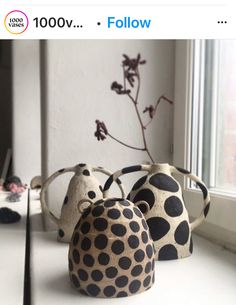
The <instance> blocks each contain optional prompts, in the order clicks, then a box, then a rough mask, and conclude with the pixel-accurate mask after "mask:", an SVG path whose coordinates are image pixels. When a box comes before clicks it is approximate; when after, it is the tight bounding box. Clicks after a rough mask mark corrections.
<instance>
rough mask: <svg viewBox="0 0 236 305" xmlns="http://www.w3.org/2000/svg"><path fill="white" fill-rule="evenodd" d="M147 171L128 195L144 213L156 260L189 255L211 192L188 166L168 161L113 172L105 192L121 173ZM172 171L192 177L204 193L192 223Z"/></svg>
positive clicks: (205, 212)
mask: <svg viewBox="0 0 236 305" xmlns="http://www.w3.org/2000/svg"><path fill="white" fill-rule="evenodd" d="M137 171H147V172H148V174H147V175H145V176H143V177H142V178H140V179H139V180H138V181H137V182H136V183H135V184H134V186H133V188H132V190H131V191H130V193H129V195H128V197H127V198H128V199H129V200H130V201H132V202H133V203H134V204H135V205H136V206H137V207H139V209H140V210H141V211H142V213H143V214H144V215H145V218H146V220H147V224H148V227H149V229H150V233H151V236H152V239H153V241H154V245H155V250H156V259H157V260H171V259H178V258H184V257H187V256H189V255H190V254H191V253H192V251H193V244H192V238H191V232H192V231H193V230H194V229H195V228H196V227H197V226H199V225H200V224H201V223H202V222H203V220H204V219H205V217H206V216H207V214H208V211H209V207H210V196H209V192H208V190H207V188H206V186H205V184H204V183H203V182H202V181H201V180H200V179H199V178H198V177H197V176H195V175H193V174H192V173H190V172H189V171H187V170H184V169H181V168H177V167H174V166H170V165H169V164H152V165H136V166H131V167H127V168H123V169H122V170H120V171H117V172H116V173H114V174H113V175H112V176H111V177H110V178H109V179H108V180H107V182H106V184H105V186H104V195H105V196H106V193H107V191H108V190H109V188H110V185H111V184H112V182H113V181H114V180H116V179H117V178H118V177H120V176H122V175H124V174H127V173H132V172H137ZM172 174H179V175H184V176H187V177H189V178H190V179H191V180H193V181H195V182H196V184H197V185H198V186H199V188H200V189H201V191H202V193H203V209H202V212H201V214H200V216H199V217H198V218H197V219H196V220H194V221H193V222H192V223H190V221H189V216H188V212H187V210H186V207H185V203H184V200H183V195H182V189H181V186H180V184H179V182H178V181H177V180H176V179H175V178H174V177H173V175H172Z"/></svg>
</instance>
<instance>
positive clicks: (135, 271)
mask: <svg viewBox="0 0 236 305" xmlns="http://www.w3.org/2000/svg"><path fill="white" fill-rule="evenodd" d="M142 272H143V267H142V265H136V266H135V267H134V268H133V269H132V270H131V274H132V276H139V275H140V274H141V273H142Z"/></svg>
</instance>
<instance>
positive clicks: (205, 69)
mask: <svg viewBox="0 0 236 305" xmlns="http://www.w3.org/2000/svg"><path fill="white" fill-rule="evenodd" d="M192 51H193V69H192V73H193V75H192V82H193V84H192V103H193V104H192V123H191V127H192V128H191V138H192V141H191V151H192V154H191V160H190V162H191V168H192V170H193V171H194V172H195V173H197V174H198V175H199V176H201V177H202V178H203V180H204V181H205V183H206V184H207V186H208V187H209V188H210V189H211V190H212V191H215V192H219V193H225V194H232V195H236V85H235V84H236V41H234V40H221V41H218V40H208V41H195V42H193V49H192Z"/></svg>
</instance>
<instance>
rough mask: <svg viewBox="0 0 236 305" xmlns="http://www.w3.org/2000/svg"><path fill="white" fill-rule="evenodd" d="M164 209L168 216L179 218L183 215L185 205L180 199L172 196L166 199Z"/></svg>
mask: <svg viewBox="0 0 236 305" xmlns="http://www.w3.org/2000/svg"><path fill="white" fill-rule="evenodd" d="M164 209H165V212H166V214H167V215H169V216H171V217H177V216H180V215H181V214H182V213H183V204H182V202H181V200H180V199H179V198H178V197H176V196H171V197H168V198H167V199H166V201H165V203H164Z"/></svg>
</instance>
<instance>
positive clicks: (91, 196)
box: [88, 191, 96, 199]
mask: <svg viewBox="0 0 236 305" xmlns="http://www.w3.org/2000/svg"><path fill="white" fill-rule="evenodd" d="M88 196H89V198H90V199H94V198H95V197H96V193H95V192H94V191H89V192H88Z"/></svg>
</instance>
